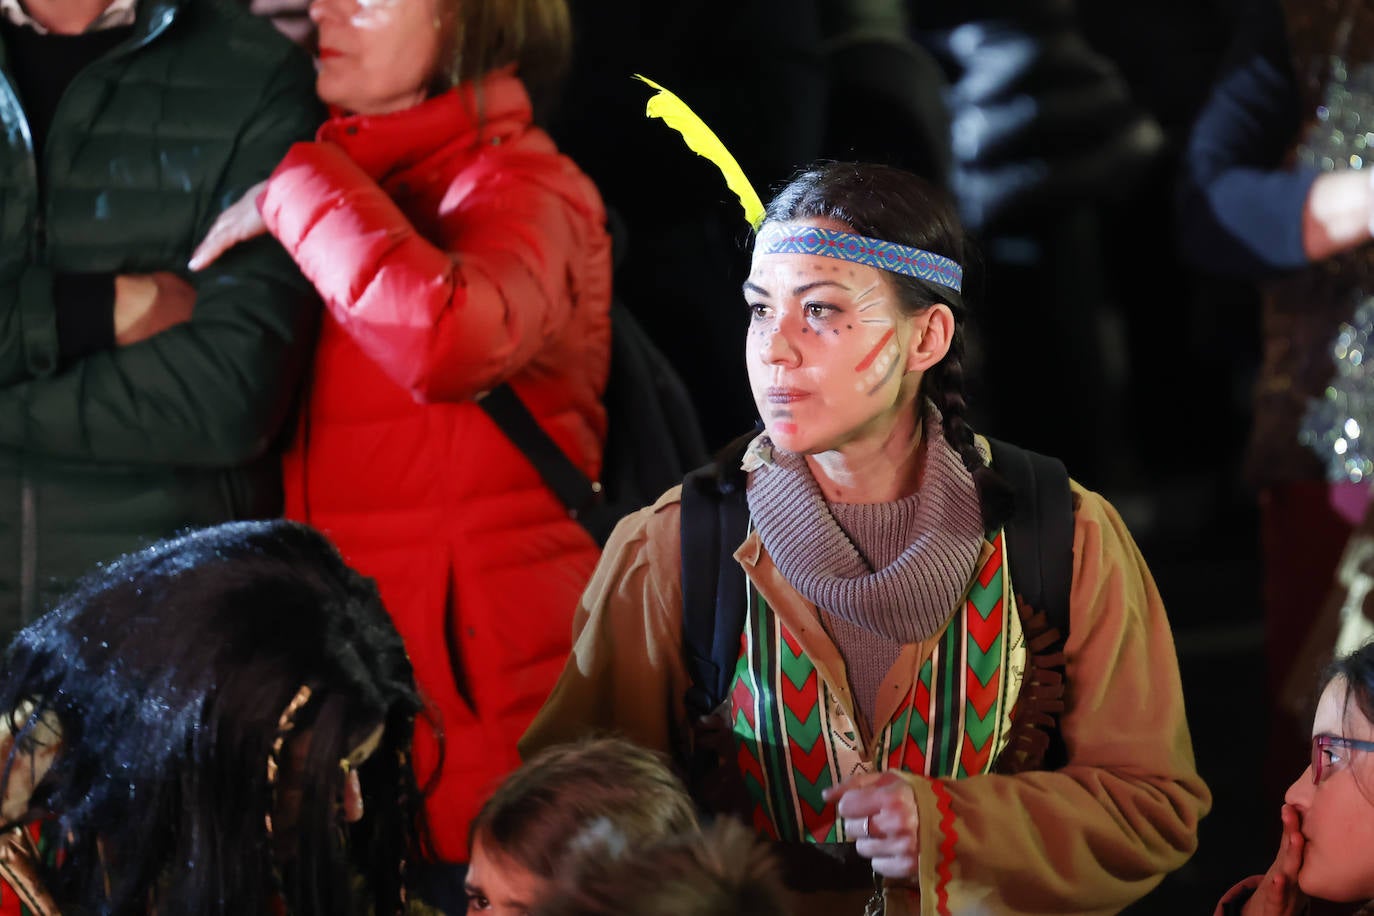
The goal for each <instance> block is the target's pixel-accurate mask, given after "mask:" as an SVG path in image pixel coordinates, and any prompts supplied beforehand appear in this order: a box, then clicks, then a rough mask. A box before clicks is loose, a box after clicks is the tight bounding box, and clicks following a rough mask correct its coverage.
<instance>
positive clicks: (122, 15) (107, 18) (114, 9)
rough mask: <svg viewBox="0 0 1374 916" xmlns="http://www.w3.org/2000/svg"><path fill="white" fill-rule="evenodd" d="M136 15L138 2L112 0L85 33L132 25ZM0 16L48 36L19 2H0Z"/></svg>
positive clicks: (134, 0)
mask: <svg viewBox="0 0 1374 916" xmlns="http://www.w3.org/2000/svg"><path fill="white" fill-rule="evenodd" d="M137 13H138V0H113V2H112V3H111V4H110V5H109V6H107V7H105V10H104V12H102V13H101V14H100V15H99V16H97V17H95V21H94V22H92V23H91V24H90V25H89V26H87V27H86V31H87V32H98V31H100V30H101V29H115V28H119V27H120V26H125V25H133V22H134V16H135V15H137ZM0 16H4V17H5V18H6V19H8V20H9V21H10V22H12V23H13V24H14V25H18V26H27V27H28V28H31V29H33V30H34V31H35V32H37V33H38V34H39V35H46V34H48V30H47V29H46V28H44V27H43V25H42V24H41V23H40V22H39V21H38V20H37V19H34V18H33V17H32V16H30V15H29V13H28V11H27V10H25V9H24V6H23V4H21V3H20V2H19V0H0Z"/></svg>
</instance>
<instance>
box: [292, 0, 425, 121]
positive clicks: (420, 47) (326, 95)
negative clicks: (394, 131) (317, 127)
mask: <svg viewBox="0 0 1374 916" xmlns="http://www.w3.org/2000/svg"><path fill="white" fill-rule="evenodd" d="M310 18H311V19H312V20H314V22H315V24H316V25H317V26H318V27H319V49H320V50H319V73H318V74H317V75H316V78H315V91H316V92H317V93H319V96H320V98H321V99H322V100H324V101H325V102H327V103H329V104H330V105H335V106H338V107H339V108H342V109H344V110H345V111H348V112H352V113H357V114H385V113H387V112H391V111H400V110H402V109H405V108H410V107H412V106H414V105H418V104H419V103H420V102H422V101H424V99H425V97H426V96H427V95H428V93H429V87H430V86H431V85H432V84H433V82H434V77H435V75H436V74H437V73H438V71H439V49H440V47H441V45H442V44H443V34H442V29H441V28H440V26H439V24H440V16H439V7H438V0H312V2H311V4H310Z"/></svg>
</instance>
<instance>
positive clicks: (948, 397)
mask: <svg viewBox="0 0 1374 916" xmlns="http://www.w3.org/2000/svg"><path fill="white" fill-rule="evenodd" d="M963 338H964V335H963V329H962V328H960V329H959V330H957V331H955V334H954V340H953V341H952V342H951V344H950V348H949V353H947V354H946V355H945V358H944V359H943V360H941V361H940V362H939V363H938V364H937V365H935V366H933V367H932V368H931V369H930V370H928V371H927V372H926V377H925V389H926V396H927V397H929V398H930V399H931V400H932V401H934V402H935V406H936V407H938V408H939V410H940V415H941V418H942V423H943V426H944V433H945V441H946V442H948V443H949V446H950V448H952V449H954V451H955V453H956V454H958V456H959V459H960V460H961V461H962V462H963V463H964V467H965V468H967V469H968V472H969V473H970V474H972V475H973V486H974V488H975V489H976V490H977V492H978V506H979V510H980V511H981V513H982V517H983V527H984V528H986V529H987V530H989V531H991V530H994V529H996V528H1000V527H1001V526H1002V525H1003V523H1005V522H1006V520H1007V518H1008V517H1009V516H1010V515H1011V510H1012V501H1013V496H1012V491H1011V487H1010V486H1009V485H1008V484H1007V482H1006V480H1004V479H1003V478H1002V475H1001V474H998V473H997V472H996V471H994V470H993V469H992V468H990V467H989V466H988V465H987V462H985V461H984V460H983V453H982V452H980V451H979V450H978V444H977V442H976V440H975V438H974V433H973V427H972V426H971V425H970V424H969V422H968V416H967V414H968V399H967V396H966V394H965V391H964V365H963V350H964V339H963Z"/></svg>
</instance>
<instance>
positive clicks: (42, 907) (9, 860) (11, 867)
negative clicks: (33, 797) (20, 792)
mask: <svg viewBox="0 0 1374 916" xmlns="http://www.w3.org/2000/svg"><path fill="white" fill-rule="evenodd" d="M38 861H39V856H38V847H36V846H35V845H34V842H33V837H31V836H30V835H29V832H28V829H27V828H26V827H24V826H22V825H20V826H16V827H12V828H10V829H9V830H8V831H6V832H5V833H4V834H3V835H0V881H3V882H4V883H5V884H7V885H8V886H9V890H11V891H13V892H14V893H15V894H16V895H17V896H18V897H19V902H20V903H21V904H23V906H24V908H25V909H26V911H27V912H29V913H31V914H32V916H58V912H57V906H56V905H55V904H54V903H53V900H52V897H50V896H49V895H48V892H47V890H46V889H45V888H44V887H43V881H42V879H41V878H40V877H39V871H38Z"/></svg>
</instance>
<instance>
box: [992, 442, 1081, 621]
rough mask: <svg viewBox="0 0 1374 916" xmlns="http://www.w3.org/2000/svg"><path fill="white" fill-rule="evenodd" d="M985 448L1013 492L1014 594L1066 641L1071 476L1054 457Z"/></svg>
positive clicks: (1010, 548)
mask: <svg viewBox="0 0 1374 916" xmlns="http://www.w3.org/2000/svg"><path fill="white" fill-rule="evenodd" d="M988 444H989V445H990V446H992V466H993V467H994V468H995V469H996V470H997V473H998V474H1000V475H1002V478H1003V479H1004V480H1006V482H1007V483H1008V484H1010V485H1011V488H1012V492H1013V493H1015V494H1016V502H1015V508H1014V509H1013V511H1012V516H1011V519H1010V520H1008V522H1007V524H1006V529H1005V531H1006V538H1007V553H1008V556H1009V558H1010V561H1011V569H1012V575H1013V576H1014V577H1015V582H1016V591H1017V593H1018V594H1019V595H1021V596H1022V597H1023V598H1025V600H1026V601H1027V602H1029V604H1030V606H1031V607H1033V608H1035V609H1036V610H1037V611H1040V612H1042V613H1044V615H1045V616H1046V617H1047V618H1048V620H1049V623H1050V626H1052V627H1054V628H1055V629H1056V630H1058V631H1059V635H1060V636H1062V637H1064V638H1066V639H1067V638H1068V635H1069V592H1070V589H1071V588H1072V587H1073V524H1074V523H1073V493H1072V492H1071V490H1070V489H1069V472H1068V470H1067V469H1065V467H1064V463H1063V462H1062V461H1060V460H1059V459H1058V458H1050V457H1049V456H1047V455H1041V454H1039V453H1037V452H1032V451H1029V450H1027V449H1023V448H1019V447H1017V446H1015V445H1011V444H1010V443H1007V442H1001V441H999V440H996V439H989V440H988Z"/></svg>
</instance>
